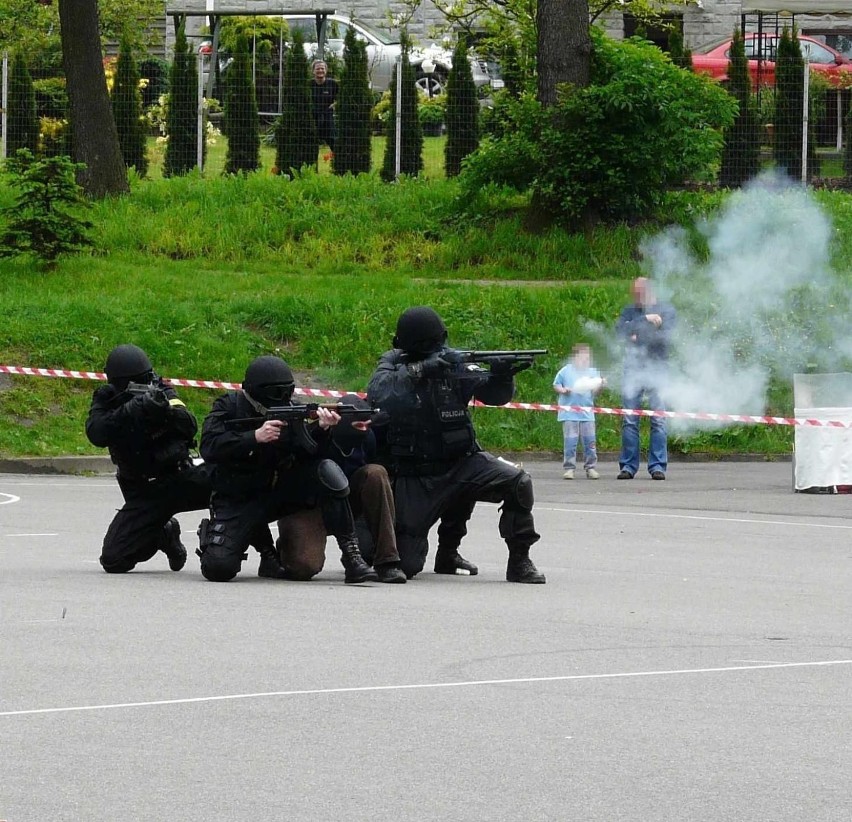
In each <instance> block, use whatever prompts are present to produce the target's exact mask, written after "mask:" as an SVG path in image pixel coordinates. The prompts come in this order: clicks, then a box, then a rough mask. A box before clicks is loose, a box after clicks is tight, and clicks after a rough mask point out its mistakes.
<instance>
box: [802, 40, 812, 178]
mask: <svg viewBox="0 0 852 822" xmlns="http://www.w3.org/2000/svg"><path fill="white" fill-rule="evenodd" d="M810 52H811V50H810V48H808V47H807V46H806V47H805V74H804V81H803V83H804V88H803V89H802V182H803V183H807V182H808V120H809V117H808V109H809V108H810V101H809V99H808V97H809V92H810V79H811V63H810V56H811V54H810Z"/></svg>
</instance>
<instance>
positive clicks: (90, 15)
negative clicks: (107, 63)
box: [59, 0, 130, 199]
mask: <svg viewBox="0 0 852 822" xmlns="http://www.w3.org/2000/svg"><path fill="white" fill-rule="evenodd" d="M59 25H60V28H61V35H62V63H63V66H64V68H65V82H66V85H67V91H68V103H69V109H70V120H71V133H72V136H73V144H74V159H75V160H76V161H78V162H80V163H85V164H86V167H85V169H83V171H82V172H81V173H80V177H79V183H80V185H81V186H82V187H83V190H84V191H85V192H86V194H87V195H88V196H90V197H94V198H96V199H100V198H102V197H106V196H109V195H111V194H124V193H126V192H127V191H129V190H130V188H129V186H128V183H127V169H126V168H125V166H124V160H123V159H122V156H121V146H120V145H119V142H118V131H117V130H116V127H115V121H114V120H113V117H112V108H111V106H110V101H109V94H108V93H107V86H106V77H105V75H104V66H103V55H102V52H101V40H100V34H99V33H98V3H97V0H59Z"/></svg>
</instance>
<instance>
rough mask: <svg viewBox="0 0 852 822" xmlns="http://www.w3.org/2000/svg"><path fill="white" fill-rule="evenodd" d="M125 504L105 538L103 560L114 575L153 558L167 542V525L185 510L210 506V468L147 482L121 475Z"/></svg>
mask: <svg viewBox="0 0 852 822" xmlns="http://www.w3.org/2000/svg"><path fill="white" fill-rule="evenodd" d="M118 485H119V487H120V488H121V493H122V494H123V495H124V505H123V506H122V508H121V509H120V510H119V511H118V513H117V514H116V515H115V517H114V518H113V521H112V522H111V523H110V526H109V528H108V529H107V532H106V536H105V537H104V544H103V549H102V550H101V558H100V562H101V565H102V566H103V569H104V570H105V571H106V572H107V573H110V574H123V573H125V572H126V571H130V570H131V569H132V568H134V567H135V566H136V564H137V563H139V562H145V561H146V560H149V559H151V557H153V556H154V554H156V553H157V551H159V550H160V549H161V548H162V547H164V545H165V533H164V531H163V528H164V527H165V525H166V523H167V522H168V521H169V520H170V519H171V518H172V517H173V516H174V515H175V514H177V513H179V512H181V511H197V510H199V509H206V508H207V507H208V506H209V505H210V491H211V485H210V470H209V468H208V467H207V466H204V465H191V466H187V467H186V468H185V469H183V470H182V471H178V472H176V473H174V474H169V475H167V476H165V477H161V478H160V479H156V480H152V481H150V482H146V481H144V480H128V479H125V478H123V477H119V478H118Z"/></svg>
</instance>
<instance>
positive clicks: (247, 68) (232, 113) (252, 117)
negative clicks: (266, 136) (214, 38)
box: [222, 37, 260, 174]
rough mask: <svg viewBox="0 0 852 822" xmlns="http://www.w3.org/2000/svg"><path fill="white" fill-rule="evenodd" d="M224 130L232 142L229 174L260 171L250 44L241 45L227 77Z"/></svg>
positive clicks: (240, 41) (236, 51)
mask: <svg viewBox="0 0 852 822" xmlns="http://www.w3.org/2000/svg"><path fill="white" fill-rule="evenodd" d="M222 126H223V127H222V130H223V132H224V134H225V136H226V137H227V138H228V151H227V156H226V158H225V174H237V173H239V172H245V171H256V170H257V169H258V168H260V121H259V120H258V116H257V99H256V97H255V93H254V83H253V82H252V79H251V58H250V55H249V46H248V40H246V39H245V38H244V37H241V38H240V39H239V40H238V41H237V48H236V50H235V52H234V59H233V62H232V63H231V65H230V66H229V67H228V73H227V75H226V77H225V117H224V120H223V123H222Z"/></svg>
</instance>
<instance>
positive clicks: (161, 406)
mask: <svg viewBox="0 0 852 822" xmlns="http://www.w3.org/2000/svg"><path fill="white" fill-rule="evenodd" d="M168 413H169V400H168V398H167V397H166V394H165V392H164V391H148V392H147V393H146V394H143V395H142V415H143V416H144V417H145V419H146V420H148V421H149V422H162V421H163V420H165V418H166V416H167V415H168Z"/></svg>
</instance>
